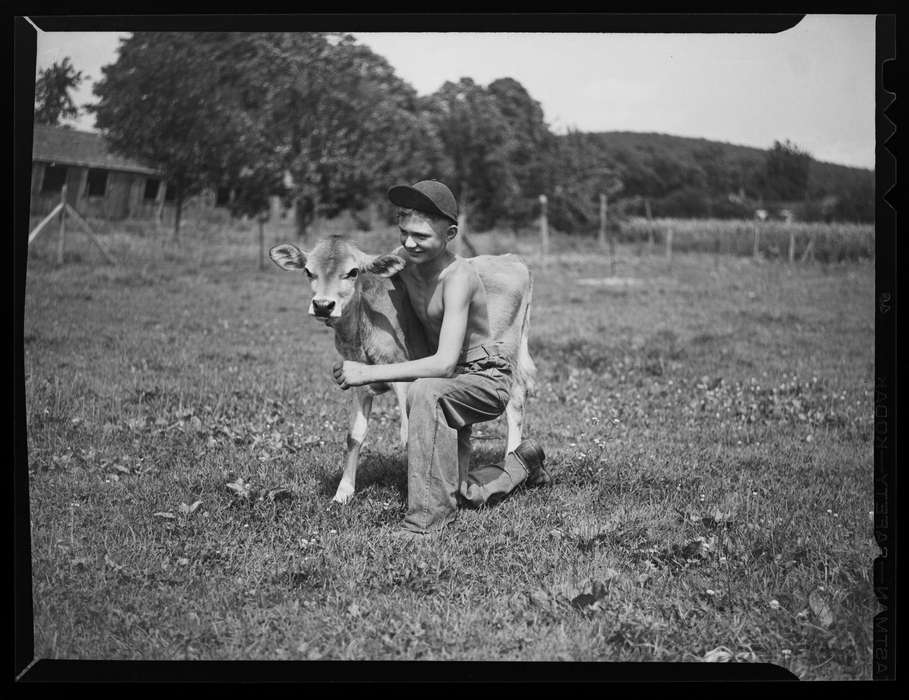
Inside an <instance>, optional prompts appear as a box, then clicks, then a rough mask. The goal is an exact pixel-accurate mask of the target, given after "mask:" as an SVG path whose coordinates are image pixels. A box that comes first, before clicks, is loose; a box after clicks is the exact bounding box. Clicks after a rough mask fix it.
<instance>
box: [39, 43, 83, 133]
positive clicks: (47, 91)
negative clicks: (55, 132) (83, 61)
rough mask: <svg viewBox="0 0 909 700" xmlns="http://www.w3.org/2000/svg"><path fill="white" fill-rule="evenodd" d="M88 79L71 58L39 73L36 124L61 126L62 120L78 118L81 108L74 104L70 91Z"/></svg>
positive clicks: (56, 62) (66, 58)
mask: <svg viewBox="0 0 909 700" xmlns="http://www.w3.org/2000/svg"><path fill="white" fill-rule="evenodd" d="M86 78H87V76H84V75H82V71H77V70H76V69H75V67H73V65H72V63H70V60H69V57H64V58H63V60H62V61H59V62H58V61H55V62H54V63H53V64H52V65H51V66H50V67H48V68H44V69H42V70H40V71H38V79H37V81H36V82H35V123H37V124H48V125H51V126H59V125H60V122H61V120H64V119H75V118H76V117H78V116H79V108H78V107H76V104H75V103H74V102H73V98H72V97H71V96H70V91H72V90H76V89H77V88H78V87H79V85H81V84H82V81H83V80H85V79H86Z"/></svg>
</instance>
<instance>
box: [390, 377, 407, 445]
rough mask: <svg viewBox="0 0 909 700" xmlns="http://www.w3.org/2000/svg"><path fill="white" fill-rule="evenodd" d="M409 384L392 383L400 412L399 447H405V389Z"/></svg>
mask: <svg viewBox="0 0 909 700" xmlns="http://www.w3.org/2000/svg"><path fill="white" fill-rule="evenodd" d="M409 386H410V382H392V384H391V388H392V389H394V392H395V396H397V397H398V408H399V409H400V410H401V446H402V447H405V448H406V447H407V388H408V387H409Z"/></svg>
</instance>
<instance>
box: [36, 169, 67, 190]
mask: <svg viewBox="0 0 909 700" xmlns="http://www.w3.org/2000/svg"><path fill="white" fill-rule="evenodd" d="M64 184H66V166H65V165H48V166H47V167H46V168H45V169H44V181H43V182H42V183H41V191H42V192H59V191H60V190H61V189H63V185H64Z"/></svg>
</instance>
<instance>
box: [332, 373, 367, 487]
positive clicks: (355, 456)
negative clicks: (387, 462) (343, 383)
mask: <svg viewBox="0 0 909 700" xmlns="http://www.w3.org/2000/svg"><path fill="white" fill-rule="evenodd" d="M352 399H353V400H352V401H351V404H350V429H349V430H348V432H347V456H346V458H345V463H344V473H343V474H342V475H341V483H340V484H338V490H337V491H336V492H335V497H334V499H332V500H334V501H336V502H337V503H347V502H348V501H350V499H351V498H353V495H354V489H355V488H356V484H357V463H358V461H359V459H360V448H361V447H362V446H363V440H364V439H365V438H366V430H367V428H368V427H369V414H370V412H371V411H372V394H370V393H369V392H368V391H367V390H366V387H357V388H355V389H354V395H353V397H352Z"/></svg>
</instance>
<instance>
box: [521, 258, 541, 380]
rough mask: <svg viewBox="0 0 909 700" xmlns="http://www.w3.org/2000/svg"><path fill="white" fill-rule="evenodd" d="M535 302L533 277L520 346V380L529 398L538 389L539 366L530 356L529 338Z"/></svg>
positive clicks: (525, 304) (528, 293)
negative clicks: (531, 311) (532, 307)
mask: <svg viewBox="0 0 909 700" xmlns="http://www.w3.org/2000/svg"><path fill="white" fill-rule="evenodd" d="M532 301H533V275H531V276H530V281H529V284H528V286H527V298H526V299H525V302H524V318H523V320H522V322H521V340H520V345H519V346H518V367H517V374H518V380H519V381H520V382H521V383H522V384H524V387H525V388H526V391H527V395H528V396H534V395H535V394H536V389H537V366H536V365H535V364H534V362H533V358H532V357H531V356H530V349H529V348H528V345H527V337H528V335H529V334H530V308H531V305H532V304H531V302H532Z"/></svg>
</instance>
